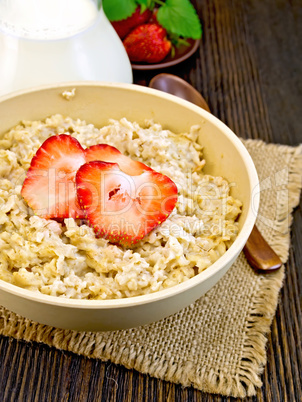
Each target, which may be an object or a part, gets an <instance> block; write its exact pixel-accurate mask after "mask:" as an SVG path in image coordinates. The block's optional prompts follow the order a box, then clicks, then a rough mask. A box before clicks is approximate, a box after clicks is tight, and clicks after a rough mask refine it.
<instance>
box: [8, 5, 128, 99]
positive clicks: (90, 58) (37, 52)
mask: <svg viewBox="0 0 302 402" xmlns="http://www.w3.org/2000/svg"><path fill="white" fill-rule="evenodd" d="M76 80H88V81H111V82H127V83H131V82H132V70H131V65H130V62H129V59H128V56H127V54H126V51H125V49H124V46H123V44H122V42H121V41H120V39H119V37H118V36H117V34H116V32H115V31H114V29H113V28H112V26H111V24H110V22H109V21H108V19H107V18H106V16H105V14H104V12H103V9H102V5H101V1H100V0H0V95H2V94H5V93H9V92H11V91H14V90H18V89H23V88H29V87H34V86H37V85H43V84H50V83H59V82H65V81H76Z"/></svg>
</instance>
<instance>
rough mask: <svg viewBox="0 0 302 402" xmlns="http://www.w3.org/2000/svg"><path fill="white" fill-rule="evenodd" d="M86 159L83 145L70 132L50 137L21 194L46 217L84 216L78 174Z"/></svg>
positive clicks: (39, 213)
mask: <svg viewBox="0 0 302 402" xmlns="http://www.w3.org/2000/svg"><path fill="white" fill-rule="evenodd" d="M85 162H86V160H85V152H84V149H83V148H82V147H81V144H80V143H79V142H78V141H77V140H76V139H75V138H73V137H71V136H70V135H66V134H61V135H54V136H52V137H49V138H48V139H47V140H46V141H44V143H43V144H42V145H41V147H40V148H39V149H38V151H37V153H36V155H35V156H34V157H33V158H32V161H31V164H30V168H29V170H28V171H27V174H26V178H25V181H24V183H23V187H22V190H21V194H22V196H23V198H24V199H25V201H26V202H27V203H28V205H29V206H30V207H31V208H32V209H33V210H34V212H35V213H36V214H37V215H39V216H42V217H43V218H46V219H51V218H57V219H64V218H68V217H72V218H80V219H81V218H83V217H84V214H83V211H82V210H81V208H80V207H79V205H78V203H77V197H76V189H75V175H76V172H77V170H78V169H79V167H80V166H81V165H83V164H84V163H85Z"/></svg>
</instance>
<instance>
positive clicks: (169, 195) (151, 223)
mask: <svg viewBox="0 0 302 402" xmlns="http://www.w3.org/2000/svg"><path fill="white" fill-rule="evenodd" d="M76 187H77V196H78V201H79V204H80V205H81V207H82V208H83V209H84V210H85V212H86V216H87V219H88V221H89V223H90V225H91V226H92V227H93V229H94V231H95V233H96V235H97V236H99V237H104V238H107V239H108V240H109V241H110V242H112V243H115V244H120V245H122V246H125V247H129V246H133V245H134V244H135V243H137V242H138V241H139V240H141V239H142V238H143V237H144V236H146V235H147V234H148V233H149V232H150V231H151V230H152V229H154V228H155V227H156V226H158V225H160V224H161V223H162V222H164V221H165V220H166V219H167V217H168V216H169V215H170V213H171V212H172V210H173V208H174V207H175V204H176V202H177V187H176V185H175V184H174V183H173V181H172V180H171V179H169V178H168V177H167V176H164V175H162V174H161V173H158V172H155V171H154V170H149V171H145V172H143V173H142V174H140V175H138V176H130V175H128V174H126V173H124V172H123V171H122V170H121V169H120V168H119V166H118V164H117V163H108V162H98V161H94V162H89V163H86V164H85V165H83V166H81V167H80V169H79V170H78V172H77V175H76Z"/></svg>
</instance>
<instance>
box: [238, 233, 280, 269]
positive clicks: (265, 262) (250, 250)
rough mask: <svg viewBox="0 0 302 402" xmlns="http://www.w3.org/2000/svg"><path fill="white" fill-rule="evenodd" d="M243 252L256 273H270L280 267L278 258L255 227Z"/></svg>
mask: <svg viewBox="0 0 302 402" xmlns="http://www.w3.org/2000/svg"><path fill="white" fill-rule="evenodd" d="M243 251H244V254H245V256H246V259H247V260H248V262H249V264H250V265H251V266H252V267H253V268H254V269H255V270H257V271H262V272H264V271H265V272H268V271H270V272H271V271H276V270H277V269H279V268H281V267H282V261H281V260H280V258H279V256H278V255H277V254H276V253H275V252H274V250H273V249H272V248H271V247H270V246H269V244H268V243H267V242H266V240H265V239H264V238H263V236H262V234H261V233H260V232H259V230H258V228H257V226H256V225H255V226H254V227H253V230H252V232H251V234H250V237H249V238H248V239H247V242H246V244H245V246H244V248H243Z"/></svg>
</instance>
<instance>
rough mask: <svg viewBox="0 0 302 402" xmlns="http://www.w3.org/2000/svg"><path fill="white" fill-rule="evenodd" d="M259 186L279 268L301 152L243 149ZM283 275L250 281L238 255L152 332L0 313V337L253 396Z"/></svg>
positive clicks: (264, 224) (257, 144)
mask: <svg viewBox="0 0 302 402" xmlns="http://www.w3.org/2000/svg"><path fill="white" fill-rule="evenodd" d="M244 144H245V145H246V147H247V149H248V150H249V152H250V154H251V155H252V158H253V160H254V162H255V164H256V167H257V170H258V173H259V176H260V181H261V207H260V213H259V218H258V222H257V224H258V227H259V228H260V230H261V232H262V233H263V235H264V236H265V238H266V239H267V241H268V242H269V243H270V244H271V246H272V247H273V248H274V249H275V251H276V252H277V253H278V254H279V255H280V257H281V258H282V260H283V261H284V262H285V261H286V260H287V257H288V248H289V242H290V235H289V227H290V224H291V212H292V210H293V208H294V207H295V206H296V205H297V204H298V202H299V195H300V189H301V175H302V146H300V147H297V148H293V147H288V146H278V145H273V144H269V145H267V144H265V143H263V142H261V141H253V140H248V141H244ZM283 277H284V270H283V269H281V270H280V271H278V272H276V273H273V274H269V275H259V274H256V273H255V272H254V271H253V270H252V269H251V268H250V266H249V265H248V263H247V262H246V260H245V257H244V255H243V253H241V255H240V257H239V258H238V260H237V262H236V263H235V264H234V265H233V266H232V268H231V269H230V270H229V271H228V273H227V274H226V275H225V276H224V277H223V278H222V280H221V281H220V282H219V283H218V284H217V285H216V286H215V287H214V288H213V289H212V290H210V291H209V292H208V293H207V294H206V295H205V296H203V297H201V298H200V299H199V300H198V301H197V302H196V303H194V304H192V305H190V306H189V307H187V308H185V309H184V310H182V311H180V312H179V313H177V314H175V315H173V316H171V317H168V318H166V319H164V320H162V321H159V322H155V323H153V324H151V325H148V326H144V327H140V328H134V329H129V330H125V331H115V332H99V333H84V332H82V333H79V332H75V331H66V330H60V329H56V328H51V327H47V326H45V325H39V324H37V323H33V322H31V321H29V320H27V319H24V318H22V317H20V316H18V315H16V314H14V313H11V312H9V311H8V310H6V309H4V308H2V309H0V334H2V335H6V336H12V337H14V338H17V339H24V340H27V341H36V342H43V343H46V344H48V345H50V346H54V347H56V348H58V349H64V350H68V351H72V352H74V353H78V354H82V355H85V356H88V357H91V358H95V359H102V360H111V361H112V362H114V363H118V364H123V365H124V366H126V367H127V368H134V369H136V370H138V371H140V372H142V373H148V374H150V375H151V376H154V377H157V378H160V379H163V380H167V381H172V382H175V383H181V384H182V385H184V386H190V385H192V386H193V387H195V388H198V389H200V390H203V391H206V392H211V393H220V394H223V395H227V396H235V397H244V396H246V395H253V394H255V392H256V387H260V386H261V379H260V374H261V372H262V371H263V367H264V365H265V363H266V353H265V345H266V341H267V338H266V336H267V334H268V332H269V329H270V324H271V322H272V319H273V316H274V313H275V310H276V307H277V300H278V293H279V290H280V288H281V286H282V280H283Z"/></svg>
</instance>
